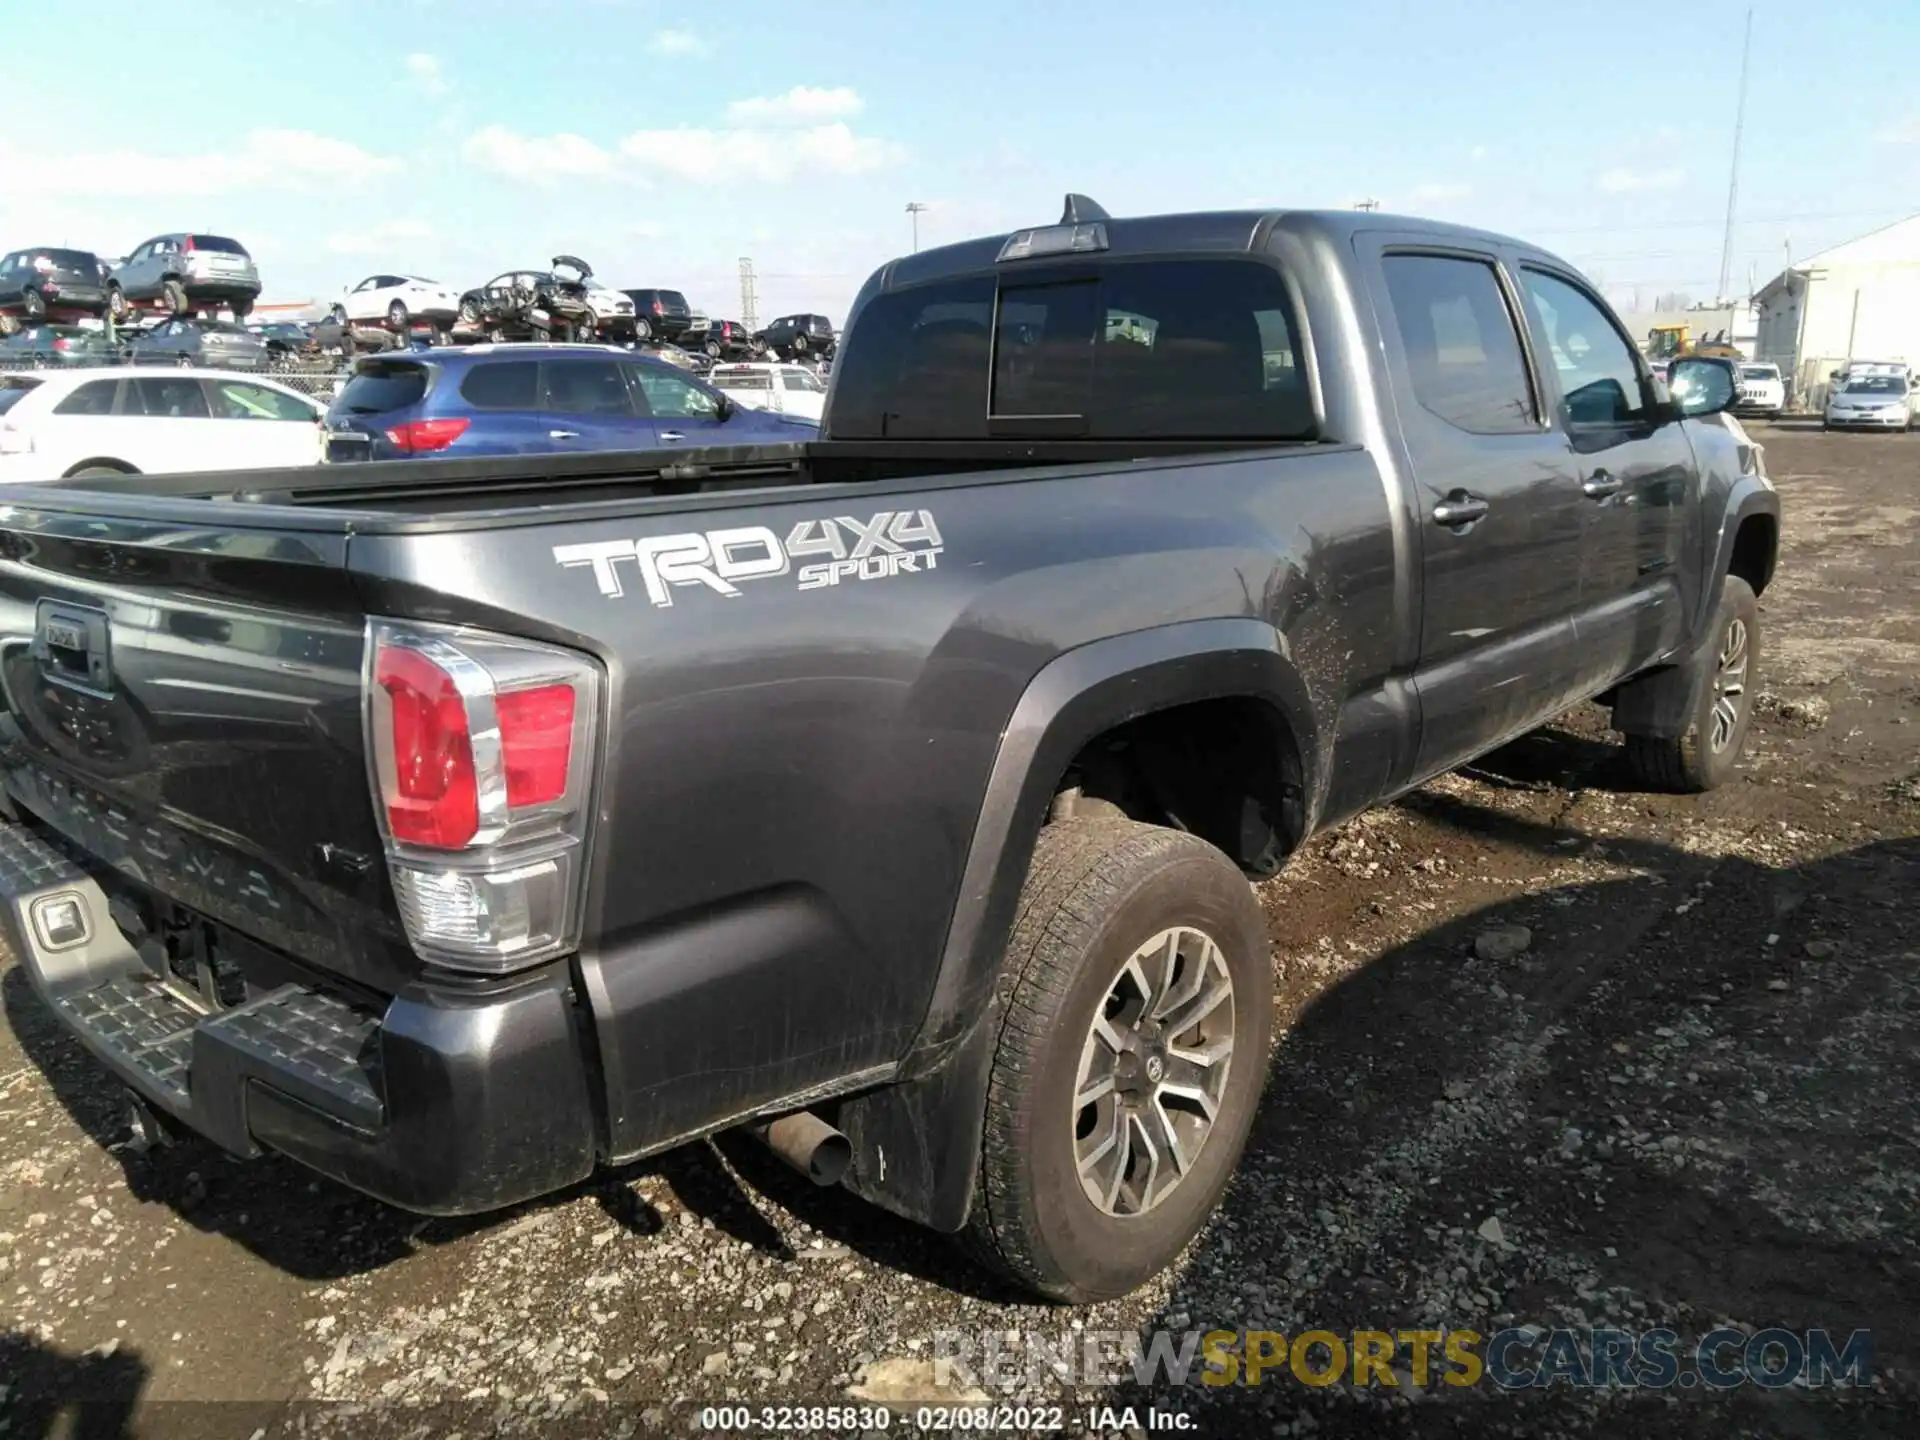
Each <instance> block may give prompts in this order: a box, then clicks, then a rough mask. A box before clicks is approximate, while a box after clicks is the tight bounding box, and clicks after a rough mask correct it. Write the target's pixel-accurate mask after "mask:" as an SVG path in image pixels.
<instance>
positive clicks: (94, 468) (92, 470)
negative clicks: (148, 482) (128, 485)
mask: <svg viewBox="0 0 1920 1440" xmlns="http://www.w3.org/2000/svg"><path fill="white" fill-rule="evenodd" d="M139 473H140V472H139V471H138V470H136V469H134V468H133V467H132V466H131V465H83V466H81V467H80V468H79V469H78V470H69V471H68V472H67V478H68V479H70V480H85V479H87V478H89V477H90V476H101V475H138V474H139Z"/></svg>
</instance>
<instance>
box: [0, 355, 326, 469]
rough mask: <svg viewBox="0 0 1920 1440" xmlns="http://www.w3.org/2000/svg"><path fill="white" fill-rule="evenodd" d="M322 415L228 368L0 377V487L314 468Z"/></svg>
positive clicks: (278, 388) (300, 398)
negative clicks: (85, 478) (86, 478)
mask: <svg viewBox="0 0 1920 1440" xmlns="http://www.w3.org/2000/svg"><path fill="white" fill-rule="evenodd" d="M325 417H326V411H325V409H324V408H323V407H322V406H321V405H320V404H318V403H317V402H315V401H313V400H309V399H308V398H307V397H306V396H305V395H302V394H301V393H300V392H299V391H297V390H292V389H289V388H288V387H287V386H285V385H278V384H275V383H274V382H273V381H271V380H263V379H260V378H259V377H257V376H253V375H246V376H241V375H236V374H234V373H233V372H232V371H230V370H181V369H178V368H176V367H174V366H159V365H128V366H124V367H120V368H116V369H113V370H74V371H71V372H66V373H62V372H60V371H49V370H37V371H34V372H33V373H31V374H24V373H16V374H4V375H0V482H7V483H11V482H13V481H17V480H59V479H64V478H66V477H67V476H70V475H155V474H168V473H173V472H179V471H203V470H256V469H267V468H273V467H278V466H288V465H317V464H319V463H320V457H321V454H322V442H323V437H324V435H325V432H324V431H323V430H322V429H321V424H320V422H321V421H322V420H323V419H324V418H325Z"/></svg>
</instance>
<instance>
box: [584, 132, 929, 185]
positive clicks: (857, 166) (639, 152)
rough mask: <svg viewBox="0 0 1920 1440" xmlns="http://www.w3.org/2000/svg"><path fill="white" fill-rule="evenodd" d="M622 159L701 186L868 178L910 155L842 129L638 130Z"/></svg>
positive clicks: (888, 143) (622, 145) (622, 148)
mask: <svg viewBox="0 0 1920 1440" xmlns="http://www.w3.org/2000/svg"><path fill="white" fill-rule="evenodd" d="M620 154H621V155H622V156H623V157H624V158H626V159H627V160H629V161H631V162H632V163H633V164H634V165H635V166H637V167H639V168H640V169H642V170H646V171H652V172H656V173H659V174H665V175H672V176H674V177H676V178H678V179H681V180H692V181H696V182H699V183H701V184H723V183H726V182H728V181H735V180H766V181H778V180H788V179H791V178H793V177H794V176H796V175H801V174H829V175H864V174H868V173H871V172H872V171H875V170H881V169H885V168H886V167H887V166H889V165H893V164H897V163H898V162H899V161H900V160H901V159H903V158H904V157H905V155H906V150H905V148H904V147H903V146H901V145H898V144H896V143H895V142H893V141H891V140H877V139H874V138H873V137H871V136H865V135H856V134H854V133H853V131H852V130H851V129H849V128H848V127H847V126H845V125H842V124H833V125H816V126H814V127H813V128H812V129H810V130H795V131H767V130H702V129H696V128H691V127H687V126H681V127H679V128H678V129H673V130H637V131H635V132H634V133H633V134H631V135H629V136H627V137H626V139H624V140H622V141H621V142H620Z"/></svg>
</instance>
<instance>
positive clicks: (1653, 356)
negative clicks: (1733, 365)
mask: <svg viewBox="0 0 1920 1440" xmlns="http://www.w3.org/2000/svg"><path fill="white" fill-rule="evenodd" d="M1689 355H1703V356H1707V357H1709V358H1716V359H1721V360H1735V361H1738V360H1743V359H1745V358H1746V357H1745V356H1743V355H1742V354H1741V353H1740V352H1739V350H1737V349H1735V348H1734V346H1733V345H1732V344H1731V343H1729V342H1728V340H1727V332H1726V331H1724V330H1720V331H1716V332H1715V333H1714V334H1712V335H1709V336H1708V337H1707V338H1706V339H1704V340H1702V341H1701V342H1700V343H1699V344H1698V345H1696V344H1694V343H1693V331H1692V330H1691V329H1690V328H1689V327H1688V326H1686V325H1656V326H1654V327H1653V328H1652V329H1651V330H1649V331H1647V358H1648V359H1649V360H1652V361H1655V362H1656V363H1665V364H1671V363H1673V362H1674V361H1675V360H1679V359H1682V358H1684V357H1686V356H1689Z"/></svg>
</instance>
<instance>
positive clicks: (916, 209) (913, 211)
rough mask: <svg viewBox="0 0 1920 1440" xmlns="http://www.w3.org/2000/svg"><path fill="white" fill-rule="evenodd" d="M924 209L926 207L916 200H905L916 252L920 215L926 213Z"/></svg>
mask: <svg viewBox="0 0 1920 1440" xmlns="http://www.w3.org/2000/svg"><path fill="white" fill-rule="evenodd" d="M926 209H927V207H926V206H925V205H923V204H922V203H921V202H920V201H918V200H909V201H908V202H907V215H908V217H909V218H910V219H911V220H912V221H913V248H914V253H916V254H918V253H919V250H920V217H921V216H922V215H923V214H925V213H926Z"/></svg>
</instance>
